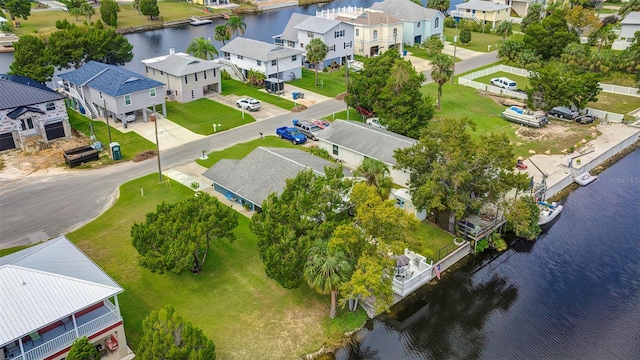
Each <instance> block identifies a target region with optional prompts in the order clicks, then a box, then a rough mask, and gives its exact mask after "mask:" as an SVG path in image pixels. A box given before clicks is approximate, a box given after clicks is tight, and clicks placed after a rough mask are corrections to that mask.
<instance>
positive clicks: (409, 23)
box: [370, 0, 444, 46]
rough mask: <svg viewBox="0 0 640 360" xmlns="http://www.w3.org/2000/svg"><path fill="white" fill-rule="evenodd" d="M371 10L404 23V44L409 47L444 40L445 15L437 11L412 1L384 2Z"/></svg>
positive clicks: (387, 0) (393, 0)
mask: <svg viewBox="0 0 640 360" xmlns="http://www.w3.org/2000/svg"><path fill="white" fill-rule="evenodd" d="M370 9H371V10H377V11H382V12H383V13H384V14H386V15H390V16H393V17H396V18H398V19H401V20H403V21H404V24H403V27H402V43H403V44H407V45H409V46H414V45H415V44H422V43H423V42H424V41H425V40H427V39H428V38H430V37H432V36H435V37H438V38H440V39H442V37H443V34H444V15H443V14H442V13H441V12H440V11H438V10H435V9H429V8H426V7H423V6H420V5H418V4H416V3H414V2H413V1H411V0H384V1H382V2H377V3H374V4H373V5H371V7H370Z"/></svg>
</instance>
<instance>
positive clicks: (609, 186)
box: [336, 149, 640, 360]
mask: <svg viewBox="0 0 640 360" xmlns="http://www.w3.org/2000/svg"><path fill="white" fill-rule="evenodd" d="M562 202H563V205H564V210H563V212H562V214H561V215H560V217H559V218H558V219H557V221H556V222H555V223H554V224H553V225H552V226H551V227H550V229H548V231H546V232H545V233H543V234H542V235H541V236H540V237H539V238H538V239H537V240H536V241H535V242H526V241H519V242H515V243H514V244H513V245H512V247H511V248H510V249H509V250H507V251H506V252H504V253H502V254H500V255H497V256H496V255H495V254H493V255H492V254H481V255H480V256H475V257H468V258H467V259H466V261H465V262H464V263H463V264H461V265H460V266H459V267H458V268H457V269H456V270H455V271H450V272H447V273H445V274H443V278H442V280H441V281H438V282H437V283H436V284H433V285H427V286H425V287H423V288H422V289H421V290H419V291H418V292H417V293H415V294H414V295H413V296H411V297H410V298H408V299H406V300H405V301H404V302H402V303H400V304H399V306H397V307H395V308H394V309H393V311H392V312H391V313H390V314H388V315H385V316H381V317H379V318H376V319H374V320H370V321H368V322H367V324H366V326H365V328H364V329H362V330H361V331H360V332H359V333H358V334H357V341H356V342H355V343H354V344H353V345H351V346H348V347H345V348H343V349H341V350H340V351H339V352H338V353H337V354H336V357H337V358H338V359H394V360H399V359H640V225H639V224H640V149H636V150H635V151H634V152H633V153H631V154H629V155H627V156H626V157H625V158H624V159H622V160H620V161H619V162H618V163H616V164H614V165H613V166H612V167H611V168H609V169H607V170H605V171H604V172H603V173H602V174H600V177H599V179H598V180H596V181H595V182H594V183H592V184H590V185H589V186H587V187H584V188H579V189H576V190H574V191H572V192H571V193H570V194H569V195H568V196H567V197H566V199H564V200H563V201H562Z"/></svg>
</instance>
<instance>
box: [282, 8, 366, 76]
mask: <svg viewBox="0 0 640 360" xmlns="http://www.w3.org/2000/svg"><path fill="white" fill-rule="evenodd" d="M316 38H317V39H320V40H322V42H324V43H325V44H326V45H327V48H328V49H329V52H328V53H327V56H326V57H325V59H324V61H323V62H322V63H321V64H320V68H321V69H324V68H325V67H327V66H329V65H331V64H332V63H336V64H338V65H343V64H345V63H346V62H347V60H352V59H353V53H354V52H353V46H354V28H353V25H351V24H347V23H344V22H341V21H338V20H333V19H326V18H322V17H316V16H309V15H302V14H298V13H293V14H291V18H289V22H288V23H287V26H285V28H284V31H283V32H282V34H280V35H276V36H274V40H275V43H276V44H281V45H283V46H286V47H289V48H296V49H299V50H302V51H305V47H306V46H307V45H308V44H309V42H310V41H311V40H312V39H316ZM308 65H309V67H315V64H308Z"/></svg>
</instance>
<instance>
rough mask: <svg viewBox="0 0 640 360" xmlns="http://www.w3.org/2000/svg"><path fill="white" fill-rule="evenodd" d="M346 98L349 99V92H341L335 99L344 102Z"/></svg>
mask: <svg viewBox="0 0 640 360" xmlns="http://www.w3.org/2000/svg"><path fill="white" fill-rule="evenodd" d="M345 97H347V92H346V91H345V92H341V93H340V94H338V95H336V97H335V99H336V100H340V101H342V100H344V98H345Z"/></svg>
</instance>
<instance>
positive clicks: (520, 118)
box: [502, 106, 548, 128]
mask: <svg viewBox="0 0 640 360" xmlns="http://www.w3.org/2000/svg"><path fill="white" fill-rule="evenodd" d="M502 117H503V118H505V119H507V120H509V121H511V122H514V123H517V124H522V125H525V126H529V127H534V128H540V127H543V126H545V125H546V124H547V123H548V121H547V116H546V115H545V114H544V112H542V111H535V112H534V111H531V110H527V109H524V108H521V107H519V106H510V107H508V108H507V109H505V110H504V111H503V112H502Z"/></svg>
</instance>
